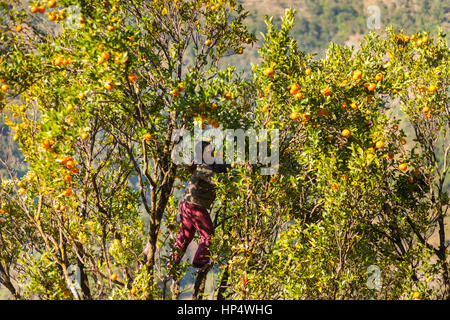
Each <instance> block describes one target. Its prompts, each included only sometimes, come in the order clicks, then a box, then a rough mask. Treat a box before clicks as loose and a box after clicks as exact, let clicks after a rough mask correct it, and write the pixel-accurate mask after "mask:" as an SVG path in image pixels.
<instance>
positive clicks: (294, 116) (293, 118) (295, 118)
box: [290, 112, 300, 120]
mask: <svg viewBox="0 0 450 320" xmlns="http://www.w3.org/2000/svg"><path fill="white" fill-rule="evenodd" d="M290 118H291V119H292V120H298V119H299V118H300V113H298V112H292V113H291V114H290Z"/></svg>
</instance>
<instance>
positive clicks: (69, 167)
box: [66, 160, 75, 170]
mask: <svg viewBox="0 0 450 320" xmlns="http://www.w3.org/2000/svg"><path fill="white" fill-rule="evenodd" d="M66 167H67V169H69V170H70V169H73V168H74V167H75V163H74V162H73V160H69V161H67V162H66Z"/></svg>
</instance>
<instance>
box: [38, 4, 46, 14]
mask: <svg viewBox="0 0 450 320" xmlns="http://www.w3.org/2000/svg"><path fill="white" fill-rule="evenodd" d="M37 9H38V12H39V13H44V12H45V6H42V5H41V6H38V7H37Z"/></svg>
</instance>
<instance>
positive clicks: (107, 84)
mask: <svg viewBox="0 0 450 320" xmlns="http://www.w3.org/2000/svg"><path fill="white" fill-rule="evenodd" d="M113 88H114V84H113V83H112V82H111V81H108V82H106V83H105V89H106V90H112V89H113Z"/></svg>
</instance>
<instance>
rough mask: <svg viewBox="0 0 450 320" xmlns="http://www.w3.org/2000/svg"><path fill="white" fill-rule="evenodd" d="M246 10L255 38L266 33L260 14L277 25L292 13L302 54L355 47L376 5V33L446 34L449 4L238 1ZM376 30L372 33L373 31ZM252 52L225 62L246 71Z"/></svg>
mask: <svg viewBox="0 0 450 320" xmlns="http://www.w3.org/2000/svg"><path fill="white" fill-rule="evenodd" d="M238 2H239V3H241V4H242V5H243V6H244V8H245V9H246V10H247V11H249V13H250V17H249V19H248V20H247V24H248V25H249V27H250V30H251V31H252V32H253V33H255V34H256V35H257V36H258V37H259V38H261V37H260V33H261V32H264V31H265V30H266V28H265V24H264V15H268V16H273V17H274V22H276V23H280V22H281V17H282V16H283V15H284V11H285V9H286V8H289V7H292V8H294V9H295V10H296V19H297V20H296V26H295V28H294V30H293V36H294V37H295V38H296V39H297V41H298V43H299V46H300V48H301V49H302V50H303V51H306V52H314V53H318V54H319V56H321V55H323V54H324V51H325V50H326V48H327V47H328V44H329V43H330V42H335V43H339V44H348V45H357V44H358V42H359V41H360V40H361V39H362V38H363V36H364V34H367V33H368V32H369V31H371V30H370V29H369V28H368V26H367V21H368V19H369V17H370V16H371V12H370V11H368V9H369V7H370V6H378V8H379V12H380V23H381V25H380V31H382V30H383V29H385V28H386V27H387V26H389V25H392V26H394V27H395V28H396V29H399V30H400V29H402V30H404V32H406V33H414V32H417V31H428V32H431V33H432V34H437V31H438V27H439V26H440V27H441V28H442V29H443V31H444V32H449V31H450V2H449V1H442V0H397V1H393V0H363V1H361V0H341V1H337V0H241V1H238ZM374 31H376V30H374ZM256 57H257V54H256V50H255V49H254V48H253V49H247V51H246V52H245V53H244V55H243V56H241V57H232V58H229V59H227V62H229V63H233V64H236V65H237V66H238V69H241V70H245V71H249V70H250V67H249V62H256Z"/></svg>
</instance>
